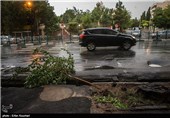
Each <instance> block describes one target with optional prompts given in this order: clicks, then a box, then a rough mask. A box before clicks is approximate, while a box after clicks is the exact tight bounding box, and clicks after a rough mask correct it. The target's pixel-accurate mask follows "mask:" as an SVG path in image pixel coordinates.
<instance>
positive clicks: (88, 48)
mask: <svg viewBox="0 0 170 118" xmlns="http://www.w3.org/2000/svg"><path fill="white" fill-rule="evenodd" d="M95 49H96V45H95V44H94V43H88V44H87V50H88V51H94V50H95Z"/></svg>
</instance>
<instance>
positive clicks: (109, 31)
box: [103, 29, 118, 35]
mask: <svg viewBox="0 0 170 118" xmlns="http://www.w3.org/2000/svg"><path fill="white" fill-rule="evenodd" d="M103 32H104V34H107V35H116V34H117V33H118V32H116V31H114V30H109V29H105V30H104V31H103Z"/></svg>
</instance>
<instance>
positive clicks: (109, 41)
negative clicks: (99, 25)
mask: <svg viewBox="0 0 170 118" xmlns="http://www.w3.org/2000/svg"><path fill="white" fill-rule="evenodd" d="M117 33H118V32H116V31H114V30H111V29H105V30H104V34H105V37H104V38H105V45H106V46H115V45H116V44H117V38H116V37H117Z"/></svg>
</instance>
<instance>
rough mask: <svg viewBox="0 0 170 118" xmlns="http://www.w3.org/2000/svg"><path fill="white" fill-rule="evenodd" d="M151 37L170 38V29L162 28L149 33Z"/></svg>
mask: <svg viewBox="0 0 170 118" xmlns="http://www.w3.org/2000/svg"><path fill="white" fill-rule="evenodd" d="M151 36H152V38H153V39H156V38H158V39H170V30H162V31H158V32H155V33H152V34H151Z"/></svg>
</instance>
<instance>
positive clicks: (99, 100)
mask: <svg viewBox="0 0 170 118" xmlns="http://www.w3.org/2000/svg"><path fill="white" fill-rule="evenodd" d="M98 86H99V87H101V88H102V89H101V90H96V89H94V88H91V95H92V107H91V112H92V113H114V112H121V111H131V110H134V109H135V108H138V109H140V108H141V109H143V106H147V107H145V109H148V108H149V109H150V107H152V106H153V107H154V106H158V107H159V106H162V105H164V106H165V107H167V108H169V106H170V103H168V102H163V101H161V100H160V101H159V99H157V100H154V99H152V98H151V97H147V98H146V97H145V94H143V93H141V92H139V85H135V84H102V85H98ZM160 97H161V96H160Z"/></svg>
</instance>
